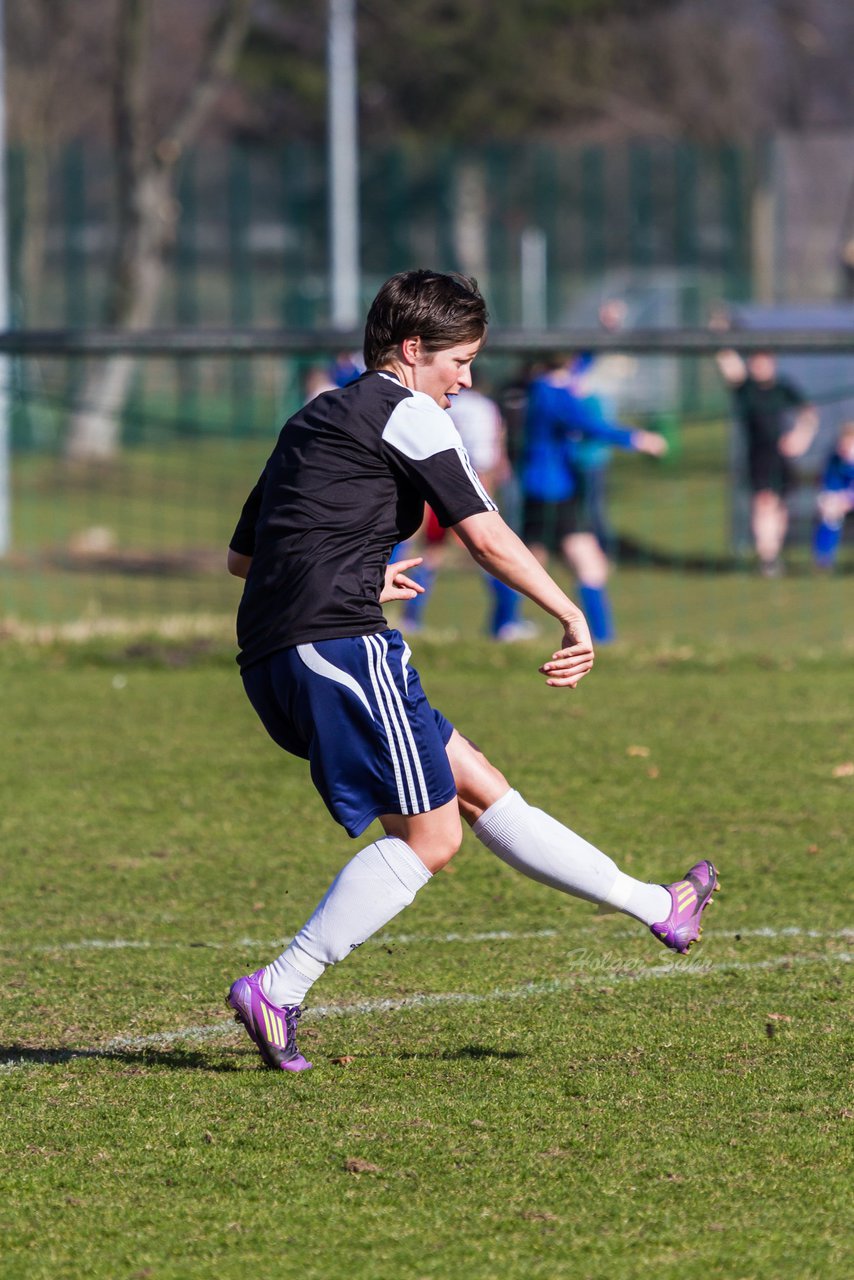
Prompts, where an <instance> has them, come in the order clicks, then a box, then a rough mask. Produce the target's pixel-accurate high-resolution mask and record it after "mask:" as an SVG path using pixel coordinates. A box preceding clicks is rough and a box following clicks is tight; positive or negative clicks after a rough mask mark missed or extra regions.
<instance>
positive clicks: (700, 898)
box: [649, 860, 720, 956]
mask: <svg viewBox="0 0 854 1280" xmlns="http://www.w3.org/2000/svg"><path fill="white" fill-rule="evenodd" d="M664 887H665V889H666V890H667V892H668V893H669V894H670V900H671V902H672V904H673V905H672V907H671V909H670V915H669V916H668V917H667V919H666V920H662V922H661V924H651V925H650V926H649V927H650V930H651V932H652V933H654V934H655V936H656V938H658V940H659V942H663V943H664V945H665V946H666V947H670V948H672V950H673V951H678V952H679V954H680V955H683V956H684V955H685V954H687V952H688V950H689V948H690V947H691V946H693V944H694V943H695V942H696V941H697V939H698V938H699V936H700V934H701V933H702V932H703V927H702V925H701V923H700V920H701V917H702V915H703V912H704V911H705V909H706V907H707V906H708V905H709V903H710V902H711V901H712V894H713V893H714V892H715V890H716V889H719V888H720V883H719V881H718V873H717V870H716V868H715V864H714V863H713V862H707V861H705V860H704V861H702V862H697V863H695V864H694V866H693V867H692V868H691V870H690V871H686V872H685V875H684V876H683V877H682V879H681V880H677V881H676V882H675V883H674V884H666V885H665V886H664Z"/></svg>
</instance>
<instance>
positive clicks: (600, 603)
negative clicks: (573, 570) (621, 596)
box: [578, 583, 614, 644]
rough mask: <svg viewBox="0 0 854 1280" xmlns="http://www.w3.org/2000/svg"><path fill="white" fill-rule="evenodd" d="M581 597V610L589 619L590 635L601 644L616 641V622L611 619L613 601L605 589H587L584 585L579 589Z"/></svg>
mask: <svg viewBox="0 0 854 1280" xmlns="http://www.w3.org/2000/svg"><path fill="white" fill-rule="evenodd" d="M578 594H579V595H580V596H581V609H582V612H583V613H584V616H585V617H586V619H587V625H588V626H589V628H590V634H591V636H592V637H593V639H594V640H597V641H598V642H599V644H607V643H608V641H609V640H613V639H614V622H613V619H612V617H611V601H610V600H609V599H608V592H607V591H606V590H605V588H604V587H586V586H584V584H583V583H582V584H581V585H580V586H579V588H578Z"/></svg>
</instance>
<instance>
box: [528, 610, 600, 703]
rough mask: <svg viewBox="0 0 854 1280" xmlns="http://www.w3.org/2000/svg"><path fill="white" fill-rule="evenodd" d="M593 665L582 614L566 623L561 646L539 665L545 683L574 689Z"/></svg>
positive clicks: (587, 633) (591, 644) (587, 631)
mask: <svg viewBox="0 0 854 1280" xmlns="http://www.w3.org/2000/svg"><path fill="white" fill-rule="evenodd" d="M592 666H593V641H592V640H591V638H590V631H589V629H588V626H587V622H586V620H585V618H584V616H583V615H581V614H579V616H578V618H577V619H573V621H572V622H570V623H568V624H567V625H566V628H565V630H564V635H563V647H562V648H560V649H558V651H557V653H553V654H552V656H551V658H549V660H548V662H544V663H543V665H542V666H541V667H540V674H541V675H544V676H545V677H546V684H549V685H552V686H553V687H554V688H558V689H560V688H569V689H574V688H575V686H576V685H577V684H578V682H579V680H582V679H583V678H584V676H586V675H587V673H588V671H590V670H591V668H592Z"/></svg>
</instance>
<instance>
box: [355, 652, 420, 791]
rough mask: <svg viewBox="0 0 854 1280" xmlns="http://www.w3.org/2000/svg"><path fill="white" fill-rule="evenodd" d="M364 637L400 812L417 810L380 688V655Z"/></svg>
mask: <svg viewBox="0 0 854 1280" xmlns="http://www.w3.org/2000/svg"><path fill="white" fill-rule="evenodd" d="M362 639H363V641H364V643H365V649H366V650H367V654H368V671H369V672H370V675H371V684H372V685H373V689H374V697H375V698H376V700H377V706H378V707H379V710H380V716H381V717H382V722H383V727H384V728H385V736H386V740H387V742H388V748H389V751H390V752H391V762H392V765H393V766H394V780H395V782H396V784H397V798H398V801H399V803H400V812H401V813H406V814H409V813H412V812H417V810H413V808H412V802H411V800H410V797H409V796H407V794H406V790H405V788H404V785H403V774H402V772H401V768H400V757H399V755H398V753H397V747H396V745H395V741H394V735H393V734H392V731H391V724H390V723H389V717H388V708H387V706H386V702H385V700H384V697H383V693H382V690H381V688H380V683H379V675H378V672H377V670H376V669H375V668H376V664H377V662H378V655H377V653H376V650H375V649H374V648H373V647H372V645H371V643H370V642H371V639H372V637H371V636H362ZM407 772H408V765H407ZM409 785H410V788H411V786H412V779H411V776H410V778H409Z"/></svg>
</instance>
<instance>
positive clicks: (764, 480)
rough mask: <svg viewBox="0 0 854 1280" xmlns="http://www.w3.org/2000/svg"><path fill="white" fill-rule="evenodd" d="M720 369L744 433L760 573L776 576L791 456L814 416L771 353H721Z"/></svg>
mask: <svg viewBox="0 0 854 1280" xmlns="http://www.w3.org/2000/svg"><path fill="white" fill-rule="evenodd" d="M717 363H718V368H719V369H720V371H721V374H722V375H723V378H724V381H725V382H726V383H727V385H728V386H729V388H730V391H731V392H732V397H733V405H734V409H735V415H736V418H737V419H738V422H739V425H740V426H741V429H742V432H743V433H744V441H745V445H746V450H747V474H748V480H749V483H750V494H751V498H750V529H751V533H752V535H753V543H754V546H755V548H756V554H757V556H758V558H759V568H760V571H761V573H762V574H763V576H764V577H767V578H774V577H777V576H778V575H779V574H780V573H781V571H782V562H781V559H780V555H781V552H782V550H783V544H784V542H785V540H786V531H787V529H788V525H789V508H788V502H787V498H788V495H789V493H790V492H791V490H792V488H793V487H794V483H795V472H794V468H793V465H792V464H793V460H794V459H795V458H799V457H801V455H802V454H804V453H806V451H807V449H808V448H809V447H810V445H811V444H812V440H813V437H814V435H815V433H816V428H817V426H818V416H817V414H816V411H815V409H814V408H813V407H812V405H810V404H807V401H806V398H805V396H804V395H803V393H802V391H801V390H800V388H799V387H797V386H796V385H795V384H794V383H793V382H792V381H791V380H790V379H788V378H785V377H781V376H780V375H779V374H778V372H777V362H776V360H775V358H774V356H773V355H772V353H771V352H770V351H756V352H754V353H753V354H751V355H749V356H747V358H746V359H743V358H742V357H741V356H740V355H739V354H738V352H737V351H732V350H727V351H720V352H719V353H718V355H717Z"/></svg>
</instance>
